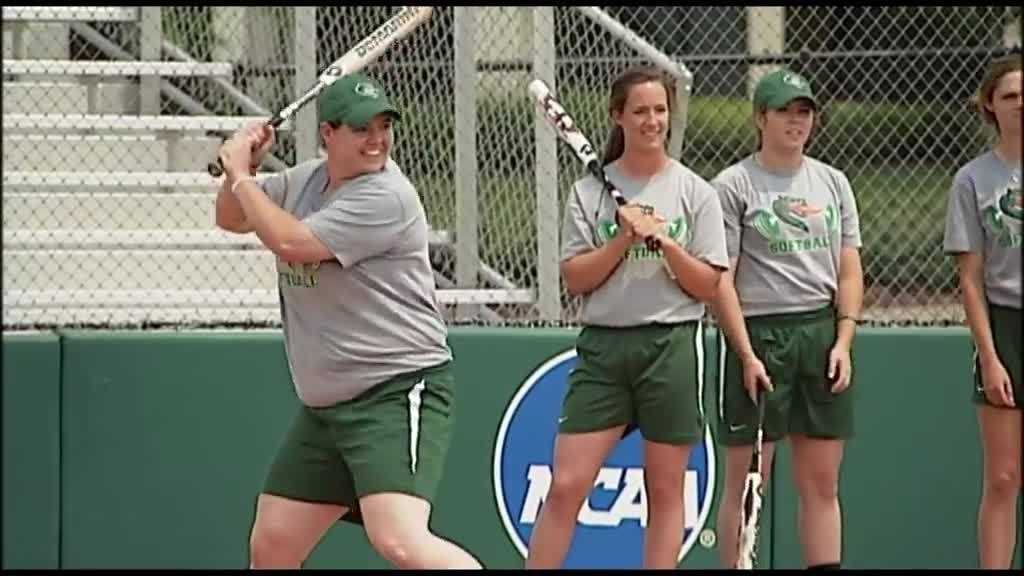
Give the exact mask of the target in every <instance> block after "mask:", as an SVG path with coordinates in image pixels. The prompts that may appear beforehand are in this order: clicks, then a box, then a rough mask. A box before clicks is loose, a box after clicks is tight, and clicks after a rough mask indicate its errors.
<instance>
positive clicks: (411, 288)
mask: <svg viewBox="0 0 1024 576" xmlns="http://www.w3.org/2000/svg"><path fill="white" fill-rule="evenodd" d="M327 181H328V178H327V168H326V164H325V162H324V160H322V159H315V160H310V161H308V162H303V163H301V164H299V165H297V166H295V167H292V168H289V169H288V170H286V171H284V172H279V173H277V174H274V175H272V176H270V177H268V178H266V179H264V180H262V181H261V182H260V184H261V186H262V187H263V190H264V192H266V194H267V195H268V196H269V197H270V199H271V200H273V201H274V202H275V203H276V204H277V205H278V206H281V207H282V208H284V210H286V211H287V212H290V213H291V214H294V215H295V217H296V218H298V219H299V220H301V221H302V222H303V223H304V224H305V225H306V226H307V227H308V228H309V229H310V230H311V231H312V232H313V234H314V235H316V237H317V238H319V239H320V241H321V242H323V243H324V245H326V246H327V247H328V248H329V249H330V250H331V252H333V253H334V254H335V256H336V257H337V261H334V260H330V261H323V262H320V263H319V264H298V263H297V264H289V263H288V262H284V261H282V260H281V259H278V261H277V272H278V287H279V289H280V294H281V319H282V322H283V324H284V337H285V350H286V352H287V355H288V365H289V367H290V369H291V374H292V379H293V381H294V384H295V391H296V394H298V397H299V399H300V400H301V401H302V402H303V403H304V404H306V405H307V406H313V407H322V406H330V405H332V404H336V403H338V402H342V401H345V400H349V399H352V398H354V397H356V396H358V395H359V394H360V393H362V392H364V391H365V390H367V389H369V388H370V387H372V386H374V385H375V384H379V383H381V382H383V381H385V380H387V379H388V378H391V377H393V376H396V375H398V374H402V373H405V372H411V371H415V370H418V369H421V368H427V367H430V366H434V365H437V364H441V363H442V362H445V361H447V360H449V359H451V352H450V350H449V349H448V345H447V342H446V338H447V329H446V327H445V324H444V320H443V319H442V317H441V313H440V310H439V305H438V303H437V299H436V295H435V292H434V276H433V272H432V269H431V267H430V261H429V258H428V255H427V232H428V231H427V218H426V215H425V213H424V211H423V205H422V204H421V202H420V199H419V196H418V195H417V193H416V189H415V188H413V185H412V183H410V182H409V180H408V179H407V178H406V177H405V175H404V174H403V173H402V171H401V170H400V169H399V168H398V165H397V164H395V163H394V162H393V161H391V160H390V159H389V160H388V162H387V165H386V166H385V168H384V170H382V171H381V172H377V173H373V174H364V175H362V176H359V177H357V178H354V179H352V180H349V181H348V182H345V183H344V184H342V185H341V186H339V187H338V188H336V189H334V190H327V189H326V188H327ZM339 262H340V265H339Z"/></svg>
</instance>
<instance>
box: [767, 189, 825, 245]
mask: <svg viewBox="0 0 1024 576" xmlns="http://www.w3.org/2000/svg"><path fill="white" fill-rule="evenodd" d="M822 212H824V218H825V232H826V233H825V235H824V236H811V227H810V225H809V224H808V222H807V220H808V219H809V218H811V217H813V216H817V215H819V214H821V213H822ZM751 224H752V226H753V227H754V229H755V230H757V231H758V232H759V233H760V234H761V236H763V237H764V238H765V239H766V240H768V242H769V249H770V250H771V251H772V253H774V254H781V253H792V252H806V251H808V250H818V249H822V248H828V247H829V246H830V245H831V236H832V235H833V234H834V233H835V232H837V231H838V230H839V215H838V212H837V210H836V208H835V206H833V205H831V204H830V205H828V206H827V207H825V208H824V209H823V208H821V207H820V206H816V205H814V204H811V203H810V202H808V201H807V200H806V199H805V198H794V197H792V196H779V197H778V198H776V199H775V200H774V201H773V202H772V203H771V210H765V209H759V210H756V211H754V215H753V218H752V220H751ZM783 224H785V225H786V226H783Z"/></svg>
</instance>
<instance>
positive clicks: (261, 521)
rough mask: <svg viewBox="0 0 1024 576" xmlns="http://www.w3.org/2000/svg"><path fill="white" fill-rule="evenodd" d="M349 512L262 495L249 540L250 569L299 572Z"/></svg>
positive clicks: (257, 503) (258, 500)
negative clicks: (297, 570) (318, 543)
mask: <svg viewBox="0 0 1024 576" xmlns="http://www.w3.org/2000/svg"><path fill="white" fill-rule="evenodd" d="M347 511H348V508H345V507H344V506H338V505H336V504H322V503H316V502H303V501H301V500H291V499H288V498H283V497H281V496H274V495H272V494H260V496H259V498H258V499H257V501H256V519H255V520H254V521H253V526H252V532H251V534H250V536H249V567H250V568H292V569H298V568H300V567H301V566H302V563H303V562H305V561H306V557H307V556H309V553H310V552H312V550H313V547H314V546H316V544H317V542H319V541H320V539H321V538H323V536H324V533H325V532H327V529H328V528H330V527H331V526H332V525H334V523H335V522H337V521H338V519H339V518H341V517H342V516H343V515H344V514H345V512H347Z"/></svg>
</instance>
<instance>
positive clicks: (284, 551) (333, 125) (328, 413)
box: [216, 74, 480, 568]
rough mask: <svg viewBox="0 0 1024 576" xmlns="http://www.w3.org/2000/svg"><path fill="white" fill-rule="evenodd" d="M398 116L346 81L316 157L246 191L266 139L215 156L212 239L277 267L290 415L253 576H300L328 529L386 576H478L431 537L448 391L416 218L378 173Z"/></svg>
mask: <svg viewBox="0 0 1024 576" xmlns="http://www.w3.org/2000/svg"><path fill="white" fill-rule="evenodd" d="M398 116H399V113H398V110H397V109H396V108H395V107H394V106H393V105H392V104H391V102H390V101H389V100H388V98H387V97H386V96H385V94H384V91H383V89H382V88H381V86H380V85H379V84H377V83H376V82H375V81H373V80H372V79H370V78H368V77H366V76H364V75H362V74H353V75H349V76H345V77H343V78H341V79H339V80H338V81H337V82H335V83H334V84H332V85H331V86H330V87H328V88H327V89H326V90H324V92H323V93H322V94H321V95H320V98H319V119H320V137H321V139H322V141H323V146H324V149H325V150H326V152H327V158H326V159H314V160H310V161H308V162H303V163H301V164H299V165H297V166H295V167H293V168H290V169H288V170H285V171H284V172H280V173H276V174H273V175H271V176H269V177H267V178H264V179H261V180H259V181H257V180H256V179H254V178H253V177H252V176H251V172H250V167H251V166H257V165H259V163H260V161H261V159H262V158H263V156H264V155H265V154H266V153H267V151H268V150H269V149H270V146H271V145H272V144H273V141H274V134H273V131H272V130H271V129H270V128H267V127H266V126H264V125H262V124H253V125H250V126H247V127H245V128H243V129H242V130H240V131H239V132H238V133H236V134H235V135H234V136H233V137H232V138H231V139H230V140H228V141H227V142H225V143H224V145H223V146H222V147H221V150H220V159H221V162H222V163H223V165H224V171H225V173H226V175H227V177H226V178H225V180H224V184H223V186H222V187H221V190H220V192H219V194H218V195H217V205H216V216H217V225H218V226H219V227H221V228H223V229H225V230H230V231H232V232H238V233H246V232H255V233H256V235H257V236H258V237H259V239H260V241H261V242H263V244H264V245H265V246H266V247H267V248H268V249H270V250H271V251H272V252H273V253H274V255H275V256H276V257H277V272H278V287H279V290H280V296H281V298H280V299H281V320H282V323H283V327H284V336H285V351H286V353H287V358H288V366H289V369H290V373H291V377H292V380H293V385H294V388H295V391H296V393H297V395H298V397H299V400H300V401H301V405H300V407H299V409H298V412H297V414H296V416H295V418H294V420H293V422H292V426H291V429H290V430H289V432H288V434H287V435H286V436H285V438H284V441H283V442H282V443H281V445H280V447H279V448H278V452H277V455H276V457H275V458H274V461H273V464H272V465H271V467H270V471H269V473H268V475H267V478H266V482H265V484H264V487H263V491H262V493H261V494H260V495H259V498H258V500H257V503H256V518H255V521H254V523H253V527H252V533H251V535H250V566H251V567H253V568H298V567H300V566H301V565H302V563H303V562H304V561H305V559H306V557H307V556H308V555H309V553H310V552H311V551H312V550H313V547H314V546H315V545H316V544H317V542H319V541H320V539H321V538H322V537H323V535H324V534H325V533H326V531H327V530H328V528H330V527H331V526H332V525H333V524H334V523H335V522H337V521H338V520H339V519H344V520H348V521H351V522H355V523H360V524H363V525H364V527H365V529H366V535H367V538H368V540H369V541H370V544H371V545H373V547H374V549H375V550H376V551H377V552H378V553H379V554H380V555H381V556H382V557H383V558H384V559H386V560H388V561H389V562H391V563H392V564H394V565H395V566H397V567H400V568H479V567H480V564H479V563H478V562H477V561H476V560H475V559H474V558H473V557H472V556H470V555H469V554H468V553H467V552H466V551H464V550H462V549H461V548H459V547H458V546H456V545H454V544H452V543H450V542H448V541H445V540H443V539H441V538H438V537H437V536H435V535H434V534H433V533H431V532H430V529H429V520H430V510H431V502H432V501H433V498H434V495H435V493H436V490H437V486H438V484H439V482H440V479H441V473H442V470H443V467H444V460H445V455H446V453H447V449H448V443H449V438H450V435H451V430H452V426H453V424H454V402H455V394H454V393H455V389H454V379H453V374H452V368H451V366H450V363H451V351H450V350H449V349H448V345H447V332H446V328H445V324H444V321H443V319H442V317H441V313H440V310H439V308H438V304H437V298H436V296H435V294H434V278H433V272H432V269H431V266H430V262H429V259H428V254H427V232H428V228H427V220H426V216H425V214H424V211H423V205H422V204H421V202H420V199H419V196H418V194H417V193H416V190H415V188H413V185H412V183H410V182H409V180H408V179H407V178H406V177H405V175H404V174H402V171H401V170H400V169H399V167H398V165H397V164H395V163H394V162H393V161H392V160H391V159H390V152H391V145H392V141H393V135H392V123H393V122H394V121H395V120H396V119H398Z"/></svg>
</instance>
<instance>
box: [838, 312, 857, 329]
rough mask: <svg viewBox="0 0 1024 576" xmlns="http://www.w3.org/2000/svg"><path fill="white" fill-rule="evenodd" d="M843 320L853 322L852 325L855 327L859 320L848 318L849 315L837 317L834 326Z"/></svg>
mask: <svg viewBox="0 0 1024 576" xmlns="http://www.w3.org/2000/svg"><path fill="white" fill-rule="evenodd" d="M843 320H849V321H850V322H853V324H854V325H855V326H856V325H857V324H860V318H854V317H853V316H850V315H849V314H843V315H841V316H839V317H838V318H836V324H838V323H840V322H842V321H843Z"/></svg>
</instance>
